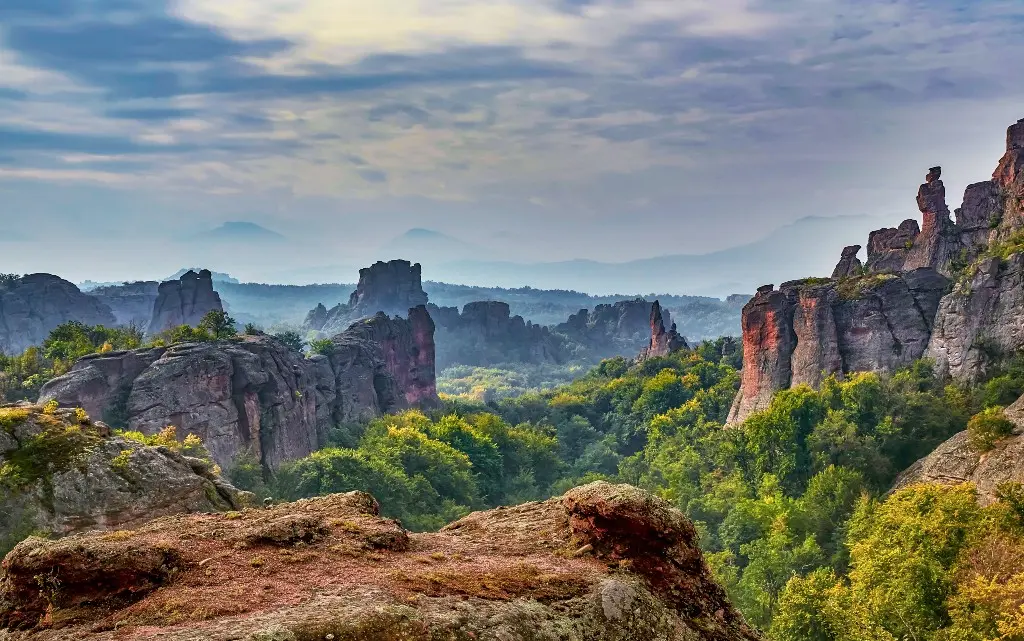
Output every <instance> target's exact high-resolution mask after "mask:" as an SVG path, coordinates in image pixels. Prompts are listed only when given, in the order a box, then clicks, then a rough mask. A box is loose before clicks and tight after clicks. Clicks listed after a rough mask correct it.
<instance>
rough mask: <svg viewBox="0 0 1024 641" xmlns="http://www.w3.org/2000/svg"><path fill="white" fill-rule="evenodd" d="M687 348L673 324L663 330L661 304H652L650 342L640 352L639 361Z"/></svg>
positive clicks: (656, 302)
mask: <svg viewBox="0 0 1024 641" xmlns="http://www.w3.org/2000/svg"><path fill="white" fill-rule="evenodd" d="M689 348H690V346H689V345H688V344H687V343H686V339H685V338H683V337H682V336H680V335H679V332H678V331H676V326H675V323H673V324H672V328H671V329H668V330H666V329H665V320H664V317H663V314H662V311H661V303H659V302H658V301H654V304H653V305H651V341H650V343H648V345H647V347H645V348H644V351H642V352H640V360H642V361H644V360H647V359H649V358H656V357H658V356H668V355H669V354H671V353H672V352H675V351H678V350H681V349H689Z"/></svg>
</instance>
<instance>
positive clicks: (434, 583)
mask: <svg viewBox="0 0 1024 641" xmlns="http://www.w3.org/2000/svg"><path fill="white" fill-rule="evenodd" d="M51 576H53V577H57V576H59V578H60V581H59V582H57V581H53V582H50V581H48V580H45V579H44V580H42V581H40V580H39V579H38V577H51ZM0 626H5V627H6V630H7V631H6V632H0V637H2V638H4V639H6V640H7V641H21V640H23V639H24V640H28V639H40V640H43V639H47V640H49V639H68V638H75V639H97V640H100V639H156V638H159V639H164V640H167V641H185V640H194V639H206V640H211V641H217V640H224V641H226V640H228V639H235V640H246V641H271V640H273V641H313V640H322V639H333V640H334V641H394V640H397V639H403V640H406V641H434V640H437V639H451V640H454V641H470V640H475V641H486V640H493V641H499V640H501V641H506V640H513V639H530V640H533V641H561V640H565V639H593V640H595V641H613V640H615V641H633V640H643V641H662V640H664V641H669V640H673V641H711V640H715V641H741V640H747V639H749V640H754V639H756V638H757V637H756V635H755V634H754V633H753V632H752V631H751V630H750V629H749V628H748V627H747V626H746V625H745V624H744V622H743V620H742V619H741V617H740V615H739V614H738V613H737V612H736V610H735V609H733V607H732V606H731V605H730V604H729V603H728V601H727V599H726V596H725V592H724V590H723V589H722V588H721V587H720V586H719V585H717V584H716V583H715V582H714V581H713V580H712V578H711V575H710V572H709V571H708V568H707V565H706V564H705V562H704V560H703V558H702V556H701V553H700V549H699V548H698V546H697V535H696V532H695V530H694V528H693V526H692V525H691V524H690V522H689V521H687V520H686V519H685V518H684V517H683V516H682V514H680V513H679V512H678V511H676V510H674V509H671V508H670V507H669V506H668V504H666V503H665V502H663V501H661V500H659V499H656V498H654V497H652V496H650V495H649V494H646V493H644V492H641V491H639V490H636V489H634V488H632V487H629V486H623V485H618V486H616V485H609V484H607V483H595V484H592V485H588V486H584V487H580V488H576V489H574V490H572V491H570V492H569V493H568V494H566V495H565V496H563V497H560V498H555V499H551V500H548V501H545V502H543V503H529V504H526V505H521V506H518V507H513V508H503V509H498V510H493V511H490V512H480V513H475V514H472V515H470V516H468V517H466V518H464V519H462V520H461V521H457V522H455V523H453V524H451V525H449V526H448V527H446V528H444V529H443V530H442V531H441V532H439V533H436V534H411V533H408V532H406V531H405V530H403V529H402V528H401V527H400V526H399V525H398V524H397V523H396V522H394V521H391V520H388V519H382V518H380V517H379V516H378V508H377V504H376V502H375V501H374V500H373V498H372V497H370V496H369V495H366V494H362V493H351V494H345V495H333V496H328V497H323V498H319V499H311V500H306V501H300V502H298V503H294V504H289V505H280V506H276V507H273V508H271V509H262V510H245V511H244V512H241V513H238V514H232V515H220V516H218V515H211V516H178V517H172V518H167V519H161V520H158V521H155V522H153V523H151V524H149V525H146V526H143V527H141V528H139V529H137V530H136V531H134V532H126V533H118V534H117V535H106V536H104V535H90V536H83V537H73V538H69V539H64V540H62V541H57V542H48V541H43V540H40V539H29V540H28V541H26V542H24V543H22V544H21V545H19V546H18V547H17V548H16V549H15V550H14V551H13V552H11V554H10V555H8V557H7V558H6V559H5V561H4V576H3V579H2V582H0ZM4 634H6V636H3V635H4Z"/></svg>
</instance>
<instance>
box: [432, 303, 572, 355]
mask: <svg viewBox="0 0 1024 641" xmlns="http://www.w3.org/2000/svg"><path fill="white" fill-rule="evenodd" d="M427 309H429V310H430V315H431V317H432V318H434V320H435V322H436V323H437V327H438V332H437V366H438V368H439V369H444V368H446V367H449V366H451V365H475V366H487V365H495V364H498V363H563V362H565V361H566V360H567V359H568V349H567V346H566V342H565V340H564V339H563V338H562V337H560V336H557V335H555V334H552V333H551V330H550V329H548V328H547V327H544V326H541V325H534V324H533V323H530V322H527V321H525V320H524V319H523V317H522V316H512V315H511V312H510V311H509V305H508V303H503V302H498V301H482V302H476V303H469V304H467V305H466V306H464V307H463V308H462V313H461V314H460V313H459V310H458V308H456V307H437V306H436V305H429V306H428V307H427Z"/></svg>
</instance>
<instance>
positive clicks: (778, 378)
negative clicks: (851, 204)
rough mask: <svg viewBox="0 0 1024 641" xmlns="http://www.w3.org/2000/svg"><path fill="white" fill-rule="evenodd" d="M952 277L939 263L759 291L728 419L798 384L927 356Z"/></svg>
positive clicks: (748, 316) (747, 315)
mask: <svg viewBox="0 0 1024 641" xmlns="http://www.w3.org/2000/svg"><path fill="white" fill-rule="evenodd" d="M948 285H949V281H948V280H947V279H946V278H945V277H943V276H942V275H940V274H939V273H937V272H936V271H934V270H932V269H918V270H914V271H912V272H907V273H905V274H902V275H895V274H874V275H867V276H860V277H856V278H847V279H843V280H829V279H818V280H815V279H810V280H808V281H794V282H791V283H783V285H782V286H781V287H780V288H779V289H778V290H776V289H775V288H774V287H773V286H771V285H768V286H765V287H762V288H761V289H760V290H758V293H757V295H756V296H754V298H753V299H752V300H751V301H750V302H749V303H747V306H746V307H744V308H743V372H742V383H741V386H740V391H739V394H738V395H737V396H736V400H735V401H734V404H733V408H732V411H731V412H730V417H729V422H730V423H734V422H739V421H742V420H743V419H745V418H746V417H747V416H749V415H750V414H751V413H753V412H755V411H758V410H761V409H764V408H766V407H767V406H768V403H769V402H770V401H771V398H772V396H774V394H775V393H776V392H778V391H780V390H783V389H788V388H789V387H791V386H795V385H800V384H807V385H811V386H812V387H814V386H817V385H819V384H821V382H822V380H824V377H826V376H829V375H831V374H845V373H850V372H864V371H893V370H896V369H898V368H900V367H903V366H905V365H909V364H910V363H912V362H913V361H915V360H917V359H919V358H921V356H923V355H924V352H925V349H926V348H927V346H928V341H929V339H930V338H931V334H932V327H933V326H932V323H933V321H934V319H935V313H936V310H937V309H938V306H939V301H940V300H941V298H942V296H943V294H945V292H946V290H947V289H948Z"/></svg>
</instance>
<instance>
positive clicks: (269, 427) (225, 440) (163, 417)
mask: <svg viewBox="0 0 1024 641" xmlns="http://www.w3.org/2000/svg"><path fill="white" fill-rule="evenodd" d="M433 331H434V328H433V323H432V322H431V320H430V317H429V315H428V314H427V312H426V309H424V308H423V307H420V308H418V309H416V310H410V319H409V320H404V319H399V318H394V319H392V318H388V317H387V316H384V315H383V314H381V315H378V316H377V317H375V318H373V319H370V320H367V321H365V322H362V323H358V324H357V325H355V326H353V327H352V328H350V329H349V330H348V331H346V332H344V333H343V334H341V335H339V336H336V337H335V338H334V339H333V342H334V349H333V350H332V353H331V354H330V355H327V356H315V357H313V358H309V359H307V358H305V357H303V355H302V354H300V353H298V352H295V351H292V350H290V349H289V348H288V347H287V346H286V345H284V344H283V343H281V342H280V341H278V340H277V339H275V338H273V337H270V336H265V335H264V336H241V337H238V338H236V339H232V340H228V341H217V342H211V343H182V344H176V345H172V346H171V347H160V348H154V349H142V350H133V351H129V352H114V353H108V354H97V355H93V356H88V357H86V358H83V359H82V360H80V361H79V362H78V363H76V364H75V366H74V367H73V368H72V370H71V371H70V372H69V373H68V374H66V375H64V376H61V377H58V378H56V379H54V380H52V381H50V382H49V383H47V384H46V386H44V388H43V390H42V392H41V395H40V402H47V401H49V400H56V401H57V402H58V403H60V405H61V406H65V407H83V408H85V409H86V411H87V412H89V413H90V414H91V415H94V416H101V417H105V418H106V420H108V421H109V422H112V423H115V424H118V425H120V426H124V427H127V428H129V429H131V430H137V431H141V432H143V433H145V434H154V433H157V432H159V431H160V430H162V429H163V428H164V427H166V426H167V425H174V426H175V427H177V428H178V436H179V437H180V438H184V437H185V436H186V435H188V434H190V433H194V434H196V435H197V436H199V437H200V438H201V439H202V440H203V442H204V443H205V444H206V446H207V447H208V448H209V450H210V452H211V453H212V454H213V457H214V459H215V460H216V461H217V462H218V463H219V464H220V465H221V466H223V467H225V468H227V467H229V466H230V465H231V464H232V462H233V461H234V460H235V459H236V458H237V457H238V456H239V455H240V454H242V453H245V452H250V453H252V454H254V455H255V456H256V457H258V459H259V460H260V461H261V462H262V463H263V464H264V465H265V466H267V467H270V468H272V467H276V466H278V465H279V464H281V463H282V462H284V461H287V460H291V459H295V458H300V457H303V456H306V455H308V454H310V453H311V452H313V451H314V450H316V449H319V448H320V447H322V446H323V445H325V444H326V439H327V434H328V432H329V430H330V429H331V427H333V426H334V425H337V424H341V423H353V422H359V421H364V420H367V419H369V418H373V417H376V416H380V415H381V414H383V413H386V412H391V411H397V410H402V409H406V408H409V407H416V406H432V405H434V404H436V403H437V391H436V388H435V383H434V363H433V359H434V346H433Z"/></svg>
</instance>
